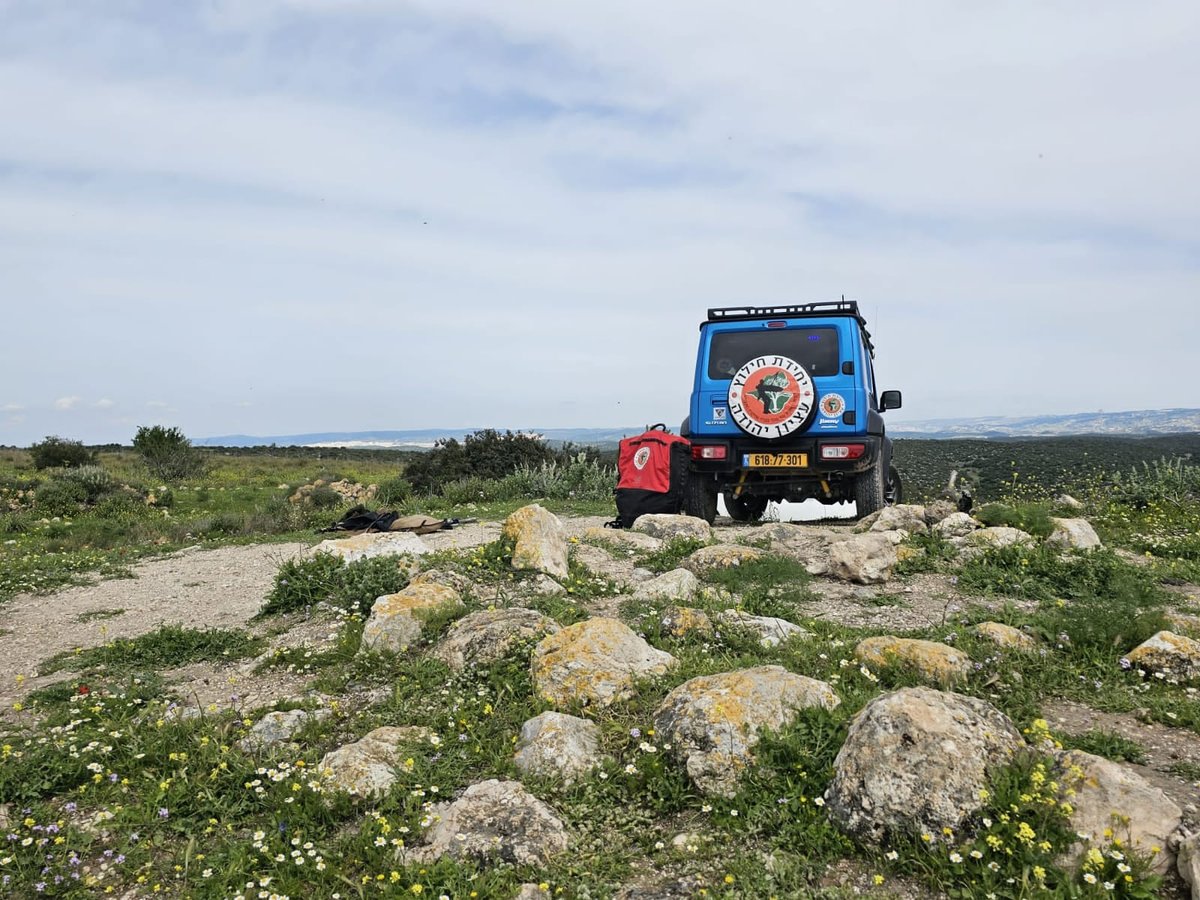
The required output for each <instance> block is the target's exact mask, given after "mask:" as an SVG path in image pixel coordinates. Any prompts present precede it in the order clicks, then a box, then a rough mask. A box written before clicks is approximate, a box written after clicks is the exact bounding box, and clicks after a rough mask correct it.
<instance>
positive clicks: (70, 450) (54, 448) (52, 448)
mask: <svg viewBox="0 0 1200 900" xmlns="http://www.w3.org/2000/svg"><path fill="white" fill-rule="evenodd" d="M29 452H30V453H31V454H33V466H34V468H35V469H57V468H63V469H67V468H71V467H72V466H88V465H91V464H92V463H94V462H95V456H94V455H93V454H92V453H91V452H90V451H89V450H88V449H87V448H86V447H84V446H83V442H82V441H69V440H67V439H65V438H60V437H57V436H55V435H49V436H47V438H46V439H45V440H44V441H42V442H41V443H40V444H34V445H33V446H32V447H30V448H29Z"/></svg>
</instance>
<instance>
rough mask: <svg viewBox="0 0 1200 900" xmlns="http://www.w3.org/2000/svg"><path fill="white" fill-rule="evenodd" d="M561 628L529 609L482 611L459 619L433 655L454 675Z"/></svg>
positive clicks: (512, 608) (488, 662) (497, 658)
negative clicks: (521, 642) (521, 643)
mask: <svg viewBox="0 0 1200 900" xmlns="http://www.w3.org/2000/svg"><path fill="white" fill-rule="evenodd" d="M560 629H561V626H560V625H559V624H558V623H557V622H555V621H554V620H553V619H551V618H550V617H549V616H545V615H542V614H541V613H540V612H537V611H536V610H532V609H521V608H519V607H511V608H507V609H484V610H480V611H478V612H473V613H471V614H469V615H466V616H463V618H461V619H459V620H458V621H457V622H455V623H454V624H453V625H451V626H450V628H449V629H448V630H447V631H446V636H445V637H444V638H442V640H441V641H440V642H439V643H438V645H437V647H436V648H435V649H434V651H433V655H434V656H435V657H436V658H437V659H440V660H441V661H442V662H444V663H445V664H446V665H448V666H449V667H450V668H451V669H453V670H454V671H455V672H461V671H463V670H464V669H468V668H475V667H477V666H488V665H491V664H492V663H494V662H498V661H499V660H501V659H503V658H504V657H505V656H507V655H508V654H509V652H510V651H511V650H512V648H513V647H514V646H515V645H516V644H517V643H519V642H520V641H524V640H528V639H530V638H533V637H536V636H537V635H539V634H554V633H555V632H557V631H559V630H560Z"/></svg>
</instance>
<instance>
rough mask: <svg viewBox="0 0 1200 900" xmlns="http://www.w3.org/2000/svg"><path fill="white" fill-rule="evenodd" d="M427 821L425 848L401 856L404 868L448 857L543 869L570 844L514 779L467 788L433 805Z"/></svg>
mask: <svg viewBox="0 0 1200 900" xmlns="http://www.w3.org/2000/svg"><path fill="white" fill-rule="evenodd" d="M431 818H432V820H433V824H432V825H430V827H429V830H428V831H427V832H426V833H425V838H426V844H425V846H423V847H413V848H411V849H406V850H405V851H404V852H403V853H402V854H401V856H402V861H403V862H404V863H405V864H406V865H409V864H412V863H431V862H433V861H434V860H436V859H440V858H441V857H443V856H449V857H452V858H454V859H473V860H477V861H479V862H491V861H499V862H507V863H512V864H515V865H520V866H544V865H546V864H547V863H548V862H549V861H550V860H551V859H552V858H553V857H554V856H556V855H557V854H559V853H562V852H563V851H564V850H566V849H567V847H568V845H569V843H570V842H569V839H568V836H567V829H566V826H565V825H564V824H563V822H562V820H561V819H560V818H559V817H558V816H557V815H556V814H555V812H554V810H553V809H551V808H550V807H549V806H547V805H546V804H545V803H543V802H542V801H541V800H539V799H538V798H537V797H535V796H533V795H532V794H530V793H529V792H528V791H526V790H525V788H524V787H522V786H521V783H520V782H518V781H497V780H496V779H494V778H493V779H489V780H488V781H481V782H479V783H478V784H473V785H471V786H470V787H469V788H467V789H466V790H465V791H463V793H462V796H460V797H459V798H458V799H457V800H454V801H453V802H451V803H439V804H437V805H436V806H434V808H433V811H432V813H431Z"/></svg>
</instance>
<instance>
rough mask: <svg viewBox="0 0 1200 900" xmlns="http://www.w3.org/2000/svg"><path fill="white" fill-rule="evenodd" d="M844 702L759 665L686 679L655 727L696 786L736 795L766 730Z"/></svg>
mask: <svg viewBox="0 0 1200 900" xmlns="http://www.w3.org/2000/svg"><path fill="white" fill-rule="evenodd" d="M839 702H841V701H840V700H839V699H838V697H837V695H836V694H835V693H834V692H833V688H831V687H830V686H829V685H828V684H826V683H825V682H823V681H817V680H816V679H813V678H806V677H805V676H803V675H795V674H793V673H791V672H789V671H787V669H785V668H783V667H782V666H756V667H754V668H751V669H741V670H738V671H736V672H725V673H722V674H720V675H703V676H700V677H699V678H693V679H691V680H690V681H685V682H684V683H683V684H681V685H680V686H679V687H677V688H675V690H673V691H671V693H669V694H668V695H667V696H666V699H664V700H663V702H662V705H661V706H659V708H658V710H657V711H656V712H655V714H654V728H655V730H656V733H657V735H658V737H659V738H660V739H661V740H663V741H669V742H670V743H671V744H672V747H673V750H672V752H674V753H675V754H676V755H677V756H679V757H681V758H682V759H683V760H684V762H685V763H686V765H687V772H688V776H689V777H690V778H691V779H692V781H693V782H694V783H695V785H696V787H698V788H699V789H700V790H701V791H703V792H704V793H707V794H719V795H721V796H726V797H731V796H733V794H735V793H736V792H737V784H738V779H739V778H740V776H741V773H742V772H743V771H744V770H745V769H746V768H747V767H748V766H749V765H750V764H751V763H752V762H753V761H754V754H753V750H754V746H755V745H756V744H757V743H758V740H759V738H758V732H759V731H760V730H761V729H762V728H764V727H768V726H769V727H771V728H776V729H777V728H780V727H781V726H785V725H787V724H788V723H790V722H791V721H792V719H794V718H795V714H796V712H797V711H798V710H802V709H807V708H808V707H812V706H821V707H824V708H825V709H833V708H834V707H835V706H837V705H838V703H839Z"/></svg>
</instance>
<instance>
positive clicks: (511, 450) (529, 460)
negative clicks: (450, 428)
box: [404, 428, 554, 494]
mask: <svg viewBox="0 0 1200 900" xmlns="http://www.w3.org/2000/svg"><path fill="white" fill-rule="evenodd" d="M553 459H554V453H553V451H551V449H550V448H549V447H547V446H546V444H545V442H543V441H542V440H541V439H540V438H537V437H533V436H531V435H527V434H513V433H512V432H511V431H506V432H504V433H503V434H501V433H500V432H498V431H496V430H495V429H492V428H487V429H484V430H483V431H476V432H474V433H472V434H468V435H467V436H466V438H465V439H464V440H463V442H462V443H461V444H460V443H459V442H458V441H457V440H455V439H454V438H449V439H447V440H441V441H438V442H437V443H436V444H435V445H434V448H433V449H432V450H430V451H429V452H428V453H425V454H423V455H421V456H419V457H417V458H416V459H414V460H413V461H412V462H411V463H409V464H408V467H407V468H406V469H405V470H404V475H405V478H406V479H407V480H408V481H409V482H410V483H411V484H412V486H413V489H414V490H417V491H419V492H421V493H424V494H433V493H437V490H438V488H439V487H440V486H441V485H444V484H446V483H448V482H452V481H461V480H462V479H464V478H483V479H498V478H503V477H504V476H505V475H508V474H510V473H512V472H515V471H517V470H518V469H520V468H523V467H538V466H541V465H542V464H543V463H548V462H551V461H552V460H553Z"/></svg>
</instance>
